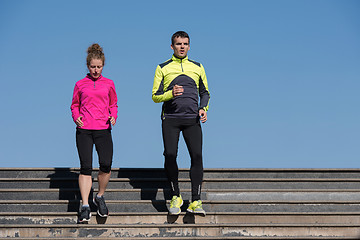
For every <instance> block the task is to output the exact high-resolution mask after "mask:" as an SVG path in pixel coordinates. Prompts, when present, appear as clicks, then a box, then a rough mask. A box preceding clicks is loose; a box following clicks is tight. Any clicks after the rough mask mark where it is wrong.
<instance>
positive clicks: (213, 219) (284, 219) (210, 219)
mask: <svg viewBox="0 0 360 240" xmlns="http://www.w3.org/2000/svg"><path fill="white" fill-rule="evenodd" d="M77 221H78V218H77V215H76V214H75V213H74V215H73V216H64V217H60V216H50V217H49V216H11V217H5V216H1V217H0V224H76V223H77ZM195 222H196V223H197V224H207V223H214V224H216V223H218V224H223V223H239V224H267V223H268V224H287V223H290V222H291V223H294V224H360V216H359V215H356V216H351V215H350V216H301V215H300V216H279V215H270V216H269V215H264V216H254V215H207V216H206V217H201V216H194V215H192V214H185V215H184V214H182V215H180V216H170V215H161V216H159V215H135V216H134V215H127V216H126V215H121V216H117V215H110V216H109V217H108V218H106V219H103V218H100V217H98V216H97V215H96V213H95V212H93V213H92V217H91V220H90V222H89V223H90V224H99V223H106V224H124V223H126V224H164V223H177V224H184V223H189V224H190V223H195Z"/></svg>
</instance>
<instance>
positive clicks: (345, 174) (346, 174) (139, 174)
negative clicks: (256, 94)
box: [0, 169, 360, 178]
mask: <svg viewBox="0 0 360 240" xmlns="http://www.w3.org/2000/svg"><path fill="white" fill-rule="evenodd" d="M97 174H98V171H97V170H94V171H93V173H92V176H93V177H96V176H97ZM78 175H79V171H74V170H68V171H66V170H63V169H59V170H58V171H54V170H40V169H39V170H33V171H32V170H3V169H0V178H29V177H33V178H47V177H52V178H58V177H77V176H78ZM111 177H112V178H154V177H156V178H159V177H166V174H165V171H164V170H158V169H155V170H153V169H151V170H133V171H131V170H126V169H121V170H120V171H119V170H118V169H113V170H112V171H111ZM179 177H180V178H189V170H182V169H181V170H180V171H179ZM204 178H360V170H358V171H356V170H354V171H328V172H327V171H311V170H309V171H286V170H283V171H271V169H269V170H266V171H256V170H255V171H254V170H251V171H250V170H249V171H246V170H238V171H235V170H234V171H221V172H220V171H208V170H206V169H205V171H204Z"/></svg>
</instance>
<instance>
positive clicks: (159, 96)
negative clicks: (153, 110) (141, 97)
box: [152, 66, 174, 103]
mask: <svg viewBox="0 0 360 240" xmlns="http://www.w3.org/2000/svg"><path fill="white" fill-rule="evenodd" d="M173 98H174V97H173V95H172V91H171V90H169V91H166V89H164V74H163V72H162V70H161V67H160V66H157V68H156V70H155V77H154V84H153V89H152V100H153V101H154V102H156V103H159V102H166V101H169V100H171V99H173Z"/></svg>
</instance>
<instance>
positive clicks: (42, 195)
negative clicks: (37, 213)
mask: <svg viewBox="0 0 360 240" xmlns="http://www.w3.org/2000/svg"><path fill="white" fill-rule="evenodd" d="M97 191H98V189H94V190H93V191H92V192H91V194H90V198H89V199H92V198H93V196H94V195H95V194H94V193H96V192H97ZM181 195H182V197H183V199H191V190H190V189H182V191H181ZM105 198H106V200H163V199H171V193H170V189H156V188H155V189H151V188H149V189H108V190H107V191H106V193H105ZM0 199H1V200H13V199H16V200H28V199H33V200H79V199H81V196H80V191H79V189H70V188H69V189H0ZM201 199H203V200H219V201H220V200H222V199H226V200H243V201H258V200H262V201H275V200H278V201H285V200H287V201H303V200H308V201H312V200H313V201H319V200H332V201H360V189H358V190H335V189H318V190H314V189H312V190H311V189H304V190H302V189H299V190H296V189H295V190H294V189H270V190H269V189H263V190H261V189H259V190H243V189H229V190H224V189H206V190H204V191H203V192H202V195H201Z"/></svg>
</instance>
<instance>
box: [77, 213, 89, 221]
mask: <svg viewBox="0 0 360 240" xmlns="http://www.w3.org/2000/svg"><path fill="white" fill-rule="evenodd" d="M90 218H91V213H90V215H89V219H87V218H84V219H83V220H80V219H79V223H83V222H90Z"/></svg>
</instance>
